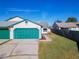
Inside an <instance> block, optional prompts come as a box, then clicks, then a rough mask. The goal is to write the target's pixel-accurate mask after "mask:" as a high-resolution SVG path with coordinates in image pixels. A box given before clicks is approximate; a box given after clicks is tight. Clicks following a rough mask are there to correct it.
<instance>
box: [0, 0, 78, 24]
mask: <svg viewBox="0 0 79 59" xmlns="http://www.w3.org/2000/svg"><path fill="white" fill-rule="evenodd" d="M14 16H21V17H23V18H25V19H29V20H33V21H47V22H49V23H50V24H52V23H53V22H54V21H56V20H57V19H59V20H62V21H65V20H66V19H67V18H68V17H76V18H77V19H79V0H0V20H6V19H8V18H10V17H14Z"/></svg>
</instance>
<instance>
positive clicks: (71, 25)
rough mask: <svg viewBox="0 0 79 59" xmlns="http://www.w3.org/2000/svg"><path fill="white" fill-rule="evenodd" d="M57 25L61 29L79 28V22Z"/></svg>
mask: <svg viewBox="0 0 79 59" xmlns="http://www.w3.org/2000/svg"><path fill="white" fill-rule="evenodd" d="M56 24H57V25H58V26H59V27H61V28H76V27H78V26H77V24H79V22H74V23H72V22H68V23H65V22H63V23H56Z"/></svg>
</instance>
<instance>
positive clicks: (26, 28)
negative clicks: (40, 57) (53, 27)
mask: <svg viewBox="0 0 79 59" xmlns="http://www.w3.org/2000/svg"><path fill="white" fill-rule="evenodd" d="M41 27H42V26H41V25H39V24H37V23H35V22H33V21H30V20H27V19H23V18H21V17H18V16H17V17H13V18H10V19H8V20H6V21H0V39H41Z"/></svg>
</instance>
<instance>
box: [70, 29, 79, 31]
mask: <svg viewBox="0 0 79 59" xmlns="http://www.w3.org/2000/svg"><path fill="white" fill-rule="evenodd" d="M69 30H72V31H79V28H69Z"/></svg>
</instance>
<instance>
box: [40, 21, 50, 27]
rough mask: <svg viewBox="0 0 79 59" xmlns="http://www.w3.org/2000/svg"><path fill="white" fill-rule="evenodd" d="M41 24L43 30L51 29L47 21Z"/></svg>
mask: <svg viewBox="0 0 79 59" xmlns="http://www.w3.org/2000/svg"><path fill="white" fill-rule="evenodd" d="M39 24H40V25H41V26H42V27H43V28H48V27H49V25H48V23H47V22H46V21H43V22H40V23H39Z"/></svg>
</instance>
